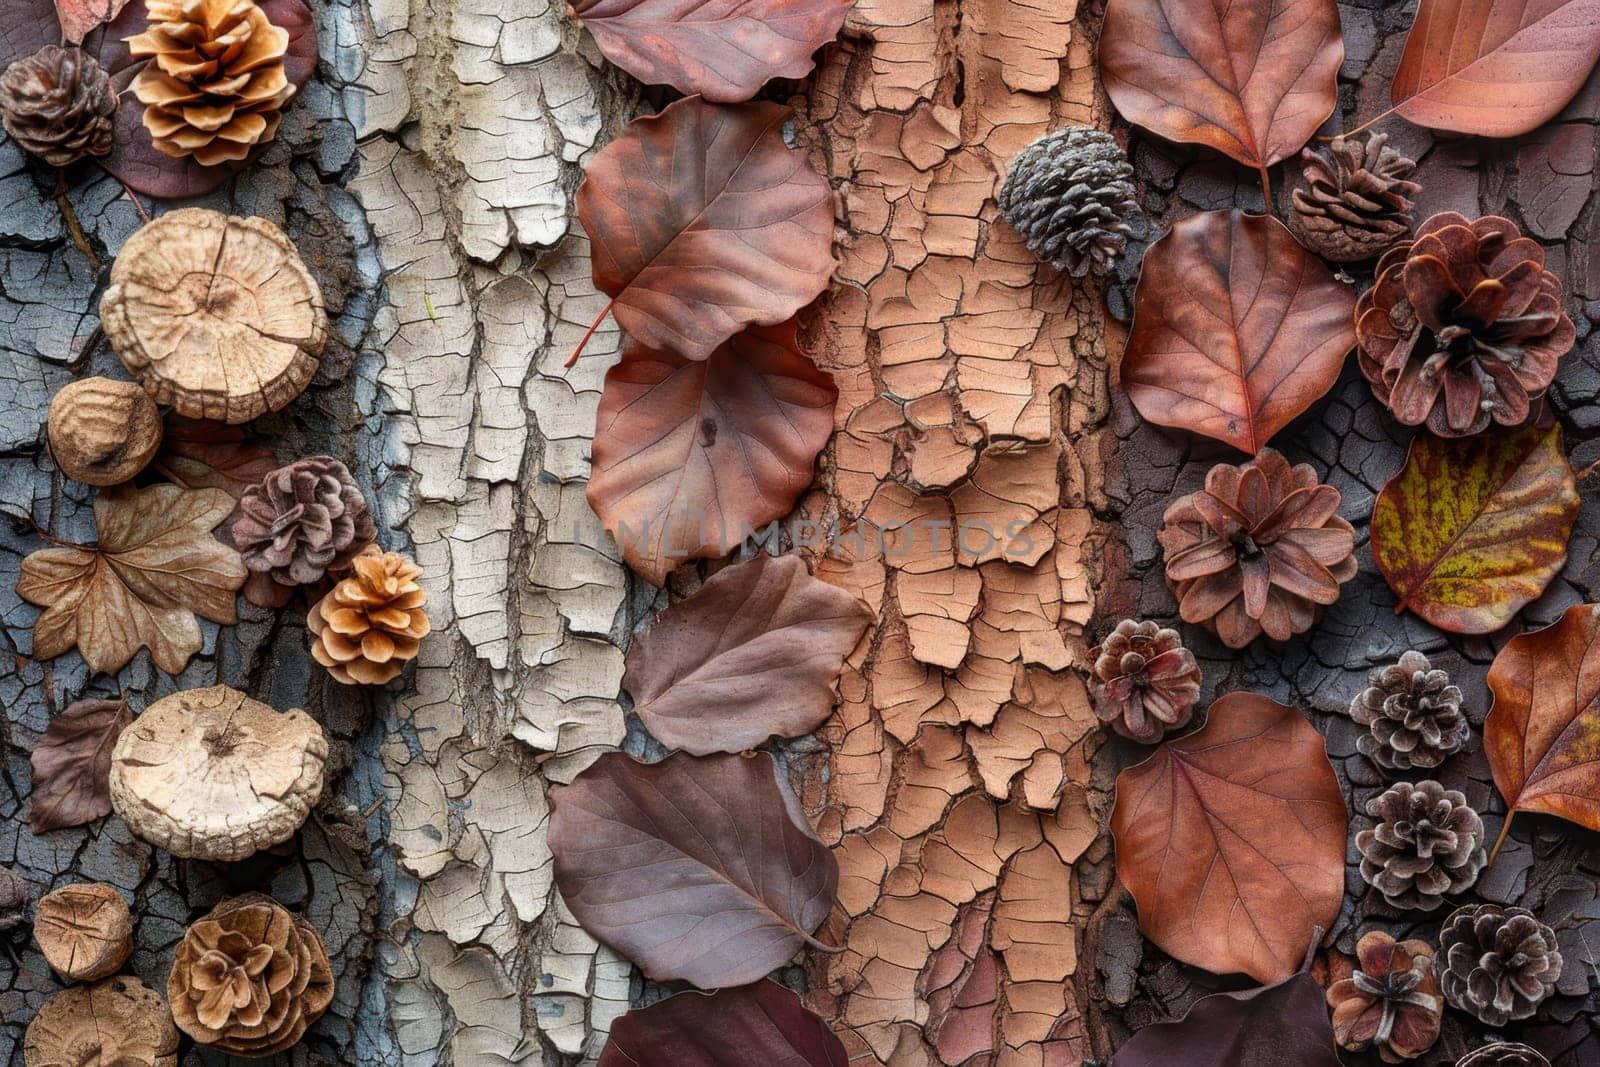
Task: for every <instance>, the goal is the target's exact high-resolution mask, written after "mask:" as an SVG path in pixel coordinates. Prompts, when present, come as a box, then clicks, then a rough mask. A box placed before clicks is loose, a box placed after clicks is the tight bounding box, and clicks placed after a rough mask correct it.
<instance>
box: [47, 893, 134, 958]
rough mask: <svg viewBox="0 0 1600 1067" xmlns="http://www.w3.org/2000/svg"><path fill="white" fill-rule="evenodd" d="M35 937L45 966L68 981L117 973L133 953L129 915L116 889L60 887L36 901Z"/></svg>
mask: <svg viewBox="0 0 1600 1067" xmlns="http://www.w3.org/2000/svg"><path fill="white" fill-rule="evenodd" d="M33 939H34V941H35V942H37V943H38V945H39V951H40V952H41V953H43V954H44V958H45V962H46V963H48V964H50V966H51V967H52V968H53V969H54V970H55V972H56V973H57V974H59V975H60V976H61V977H63V978H65V979H67V980H68V981H72V982H90V981H93V980H94V979H96V978H104V977H106V976H107V975H112V974H116V973H117V972H118V971H119V970H121V969H122V965H123V964H124V963H126V962H128V957H129V956H130V955H132V953H133V914H132V913H131V912H130V911H129V910H128V902H127V901H126V900H123V899H122V894H121V893H120V892H118V891H117V888H116V887H115V886H110V885H106V884H105V883H104V882H84V883H81V884H78V885H64V886H62V887H61V888H60V889H57V890H56V891H54V892H52V893H46V894H45V895H44V896H42V897H40V898H39V911H38V913H37V914H36V915H35V916H34V918H33Z"/></svg>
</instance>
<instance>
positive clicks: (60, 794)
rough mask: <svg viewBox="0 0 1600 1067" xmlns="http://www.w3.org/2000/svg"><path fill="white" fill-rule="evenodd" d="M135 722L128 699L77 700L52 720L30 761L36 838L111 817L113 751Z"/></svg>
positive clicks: (30, 802)
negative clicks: (53, 831) (124, 729)
mask: <svg viewBox="0 0 1600 1067" xmlns="http://www.w3.org/2000/svg"><path fill="white" fill-rule="evenodd" d="M132 721H133V713H132V712H130V711H129V710H128V702H127V701H126V700H80V701H78V702H77V703H76V704H73V705H72V706H71V707H69V708H67V710H65V711H63V712H62V713H61V714H60V715H57V716H56V717H55V718H53V719H51V720H50V725H49V726H46V727H45V730H44V736H42V737H40V738H39V742H38V743H37V744H36V745H34V746H33V752H32V753H31V754H30V755H29V757H28V762H29V765H30V766H31V768H32V770H33V791H32V793H30V794H29V797H28V825H29V826H30V827H31V828H32V829H33V832H34V833H36V834H42V833H44V832H45V831H47V830H55V829H59V828H61V827H63V826H82V825H83V824H84V823H88V822H93V821H94V820H96V819H98V818H101V817H103V816H105V815H109V814H110V813H111V782H110V777H111V750H112V749H113V748H115V747H116V744H117V738H118V737H120V736H122V729H123V727H125V726H127V725H128V724H129V723H130V722H132Z"/></svg>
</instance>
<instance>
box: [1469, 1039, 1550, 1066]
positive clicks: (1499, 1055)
mask: <svg viewBox="0 0 1600 1067" xmlns="http://www.w3.org/2000/svg"><path fill="white" fill-rule="evenodd" d="M1456 1067H1550V1061H1549V1060H1547V1059H1545V1058H1544V1054H1543V1053H1541V1052H1540V1051H1539V1050H1538V1049H1532V1048H1529V1047H1528V1046H1527V1045H1519V1044H1517V1043H1516V1042H1514V1041H1496V1042H1495V1043H1494V1044H1492V1045H1485V1046H1483V1047H1482V1048H1480V1049H1474V1050H1473V1051H1471V1052H1469V1053H1467V1054H1466V1055H1465V1056H1463V1057H1461V1058H1460V1059H1459V1060H1457V1061H1456Z"/></svg>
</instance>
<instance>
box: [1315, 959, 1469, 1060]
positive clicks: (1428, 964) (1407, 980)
mask: <svg viewBox="0 0 1600 1067" xmlns="http://www.w3.org/2000/svg"><path fill="white" fill-rule="evenodd" d="M1356 965H1357V966H1356V970H1355V972H1354V973H1353V974H1351V976H1350V977H1349V978H1345V979H1342V980H1340V981H1338V982H1335V983H1333V985H1332V986H1330V987H1329V988H1328V1005H1329V1006H1330V1007H1331V1008H1333V1036H1334V1040H1336V1041H1338V1042H1339V1047H1340V1048H1344V1049H1349V1050H1350V1051H1352V1052H1362V1051H1365V1050H1366V1049H1369V1048H1376V1049H1377V1050H1378V1055H1379V1056H1381V1057H1382V1058H1383V1062H1385V1063H1402V1062H1404V1061H1406V1060H1414V1059H1416V1058H1417V1057H1418V1056H1420V1055H1422V1054H1423V1053H1424V1052H1426V1051H1428V1050H1429V1049H1430V1048H1432V1047H1433V1043H1434V1042H1435V1041H1437V1040H1439V1019H1440V1016H1442V1015H1443V1014H1444V998H1443V997H1441V996H1440V995H1439V979H1438V976H1437V975H1435V974H1434V970H1433V948H1432V946H1430V945H1429V944H1428V943H1427V942H1425V941H1400V942H1396V941H1395V939H1394V938H1392V937H1390V936H1389V935H1388V934H1386V933H1384V932H1383V931H1382V930H1373V931H1371V932H1370V933H1366V934H1363V935H1362V937H1361V940H1360V941H1358V942H1357V943H1356Z"/></svg>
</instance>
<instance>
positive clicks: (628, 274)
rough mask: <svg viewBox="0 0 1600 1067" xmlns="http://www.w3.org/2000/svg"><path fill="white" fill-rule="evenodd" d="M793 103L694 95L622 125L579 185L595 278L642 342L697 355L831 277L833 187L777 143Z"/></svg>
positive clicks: (771, 320) (765, 320) (779, 313)
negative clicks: (719, 100)
mask: <svg viewBox="0 0 1600 1067" xmlns="http://www.w3.org/2000/svg"><path fill="white" fill-rule="evenodd" d="M788 118H789V110H788V109H787V108H784V107H779V106H778V105H777V104H768V103H756V104H747V105H741V106H737V107H735V106H730V105H727V104H713V103H709V102H708V101H706V100H704V99H702V98H701V97H698V96H691V97H689V98H687V99H685V100H679V101H678V102H677V103H675V104H673V105H672V106H670V107H668V108H667V109H666V110H665V111H663V112H661V114H659V115H655V116H651V117H648V118H642V119H637V120H635V121H634V122H631V123H629V124H628V128H627V129H626V130H624V131H623V134H622V136H621V137H618V138H617V139H616V140H615V141H612V142H611V143H610V144H609V145H607V146H606V147H605V148H604V149H602V150H601V151H600V153H599V155H597V156H595V158H594V162H592V163H590V164H589V170H588V174H587V176H586V177H585V178H584V180H583V184H582V185H580V186H579V187H578V197H577V202H578V217H579V218H580V219H581V220H582V221H583V228H584V231H585V232H586V233H588V235H589V239H590V240H591V241H592V242H593V251H592V253H591V256H592V258H593V265H594V283H595V285H596V286H598V287H599V288H600V289H601V290H602V291H604V292H605V293H606V294H607V295H608V296H610V297H611V298H612V301H613V303H612V308H613V310H614V311H615V313H616V316H617V322H618V323H619V324H621V326H622V328H623V329H624V330H626V331H627V332H628V333H629V334H630V335H632V336H633V337H634V338H635V339H636V340H638V341H639V342H640V343H641V344H643V345H645V346H647V347H649V348H655V349H660V350H664V351H669V352H677V353H679V354H681V355H683V356H685V357H687V358H689V359H706V358H707V357H709V356H710V355H711V353H712V352H713V351H715V350H716V348H717V346H718V345H720V344H722V342H724V341H726V340H727V339H728V338H730V337H732V336H733V335H734V334H736V333H738V332H739V331H740V330H742V329H744V328H745V327H746V326H750V325H760V326H776V325H777V324H779V323H781V322H783V321H784V320H785V319H788V318H789V317H790V316H791V315H793V314H794V313H795V312H796V311H799V310H800V309H801V308H802V307H804V306H805V305H806V304H808V303H810V302H811V300H812V299H814V298H815V297H816V296H817V295H818V294H819V293H821V292H822V290H823V289H825V288H827V285H828V278H829V276H830V275H832V274H833V268H834V258H833V251H832V243H833V192H832V190H831V189H830V188H829V187H828V182H827V180H826V179H825V178H823V177H822V175H820V174H818V173H817V172H816V171H814V170H812V169H811V167H810V165H809V164H807V163H806V159H805V155H804V154H803V153H801V152H798V151H796V150H794V149H792V148H790V147H788V145H786V144H785V143H784V140H783V124H784V123H785V122H786V121H787V120H788Z"/></svg>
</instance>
